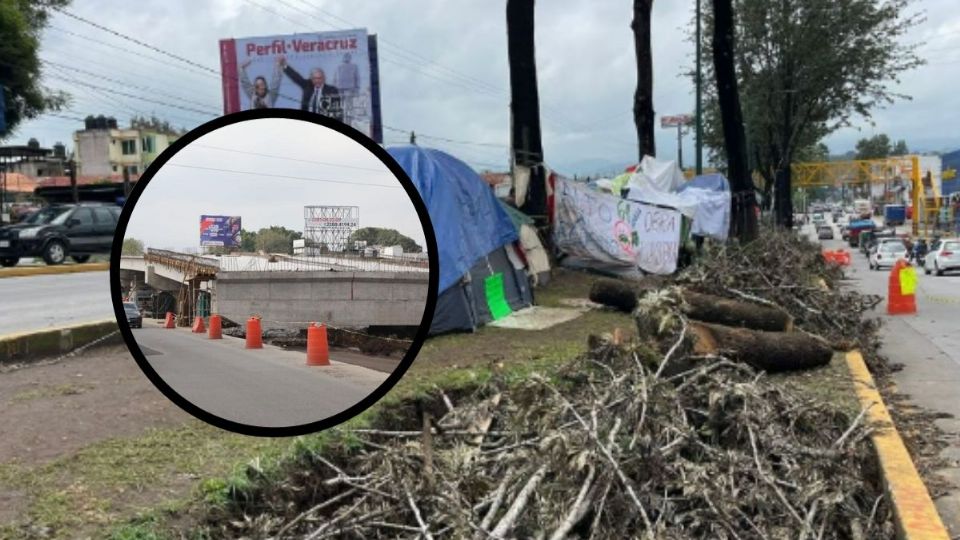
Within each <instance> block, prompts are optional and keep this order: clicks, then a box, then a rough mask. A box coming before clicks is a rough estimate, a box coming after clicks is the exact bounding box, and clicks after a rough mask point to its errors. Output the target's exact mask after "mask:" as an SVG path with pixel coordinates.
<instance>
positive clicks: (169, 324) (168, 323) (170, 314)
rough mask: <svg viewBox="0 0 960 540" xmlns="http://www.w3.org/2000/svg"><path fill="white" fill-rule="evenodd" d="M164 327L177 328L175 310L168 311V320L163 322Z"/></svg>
mask: <svg viewBox="0 0 960 540" xmlns="http://www.w3.org/2000/svg"><path fill="white" fill-rule="evenodd" d="M163 327H164V328H176V325H174V324H173V312H172V311H168V312H167V320H166V321H165V322H164V323H163Z"/></svg>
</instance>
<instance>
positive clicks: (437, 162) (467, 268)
mask: <svg viewBox="0 0 960 540" xmlns="http://www.w3.org/2000/svg"><path fill="white" fill-rule="evenodd" d="M387 152H388V153H389V154H390V155H391V156H392V157H393V159H395V160H397V163H399V164H400V167H402V168H403V170H404V171H405V172H406V173H407V175H408V176H409V177H410V179H411V180H412V181H413V184H414V185H415V186H416V188H417V191H418V192H420V196H421V197H422V198H423V201H424V203H425V204H426V206H427V211H428V212H429V213H430V221H431V222H432V223H433V231H434V234H435V235H436V238H437V250H438V252H439V253H438V255H439V257H440V261H439V262H440V265H439V266H440V280H439V281H440V288H439V291H438V293H439V296H438V298H437V309H436V312H435V313H434V317H433V323H432V324H431V327H430V333H432V334H437V333H441V332H446V331H450V330H473V329H475V328H477V327H478V326H481V325H483V324H485V323H487V322H489V321H491V320H493V319H494V318H496V316H495V315H494V312H496V311H497V307H498V306H500V305H502V304H498V303H497V302H498V298H497V297H498V296H499V294H498V293H497V292H496V291H493V290H492V289H491V285H493V286H494V288H496V289H497V290H499V281H498V282H495V283H492V284H491V281H490V280H489V279H488V278H491V277H495V276H496V275H497V274H502V283H503V299H504V300H505V301H506V303H507V304H508V305H509V306H510V308H511V309H512V310H516V309H520V308H522V307H525V306H528V305H530V304H531V303H532V293H531V292H530V283H529V280H528V277H527V273H526V270H525V269H524V265H523V263H522V262H521V260H520V259H519V258H518V257H517V255H516V253H515V252H514V251H513V249H514V243H515V242H517V241H518V240H519V236H518V235H517V230H516V228H515V227H514V225H513V222H512V221H511V220H510V216H508V215H507V213H506V212H505V211H504V210H503V208H501V207H500V203H499V202H498V201H497V198H496V197H495V196H494V194H493V190H491V189H490V186H489V185H487V183H486V182H484V181H483V178H481V177H480V175H479V174H477V173H476V172H475V171H474V170H473V169H471V168H470V166H469V165H467V164H466V163H464V162H462V161H460V160H459V159H457V158H455V157H453V156H451V155H449V154H447V153H445V152H442V151H440V150H434V149H429V148H421V147H419V146H413V145H411V146H399V147H393V148H388V149H387Z"/></svg>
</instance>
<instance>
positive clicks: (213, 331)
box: [209, 315, 223, 339]
mask: <svg viewBox="0 0 960 540" xmlns="http://www.w3.org/2000/svg"><path fill="white" fill-rule="evenodd" d="M221 324H222V322H221V321H220V316H219V315H211V316H210V333H209V337H210V339H223V333H222V332H221V331H220V327H221Z"/></svg>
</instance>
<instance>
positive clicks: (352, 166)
mask: <svg viewBox="0 0 960 540" xmlns="http://www.w3.org/2000/svg"><path fill="white" fill-rule="evenodd" d="M191 146H196V147H198V148H211V149H213V150H221V151H223V152H234V153H236V154H247V155H251V156H262V157H268V158H273V159H282V160H285V161H299V162H301V163H314V164H317V165H329V166H330V167H341V168H344V169H356V170H358V171H371V172H377V173H389V172H390V171H389V170H388V169H387V168H386V167H384V168H382V169H374V168H372V167H357V166H354V165H340V164H338V163H330V162H328V161H313V160H310V159H298V158H292V157H287V156H278V155H274V154H263V153H260V152H250V151H247V150H238V149H233V148H224V147H222V146H213V145H209V144H200V143H193V144H192V145H191Z"/></svg>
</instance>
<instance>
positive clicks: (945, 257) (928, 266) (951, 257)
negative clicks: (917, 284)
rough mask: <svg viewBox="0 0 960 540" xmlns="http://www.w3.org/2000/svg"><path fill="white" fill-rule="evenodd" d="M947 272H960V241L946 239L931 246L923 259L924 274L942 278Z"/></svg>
mask: <svg viewBox="0 0 960 540" xmlns="http://www.w3.org/2000/svg"><path fill="white" fill-rule="evenodd" d="M947 270H960V239H956V238H945V239H943V240H938V241H936V242H934V243H933V245H932V246H930V251H928V252H927V256H926V257H924V258H923V272H924V273H925V274H929V273H930V272H935V273H936V274H937V275H938V276H942V275H943V273H944V272H946V271H947Z"/></svg>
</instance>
